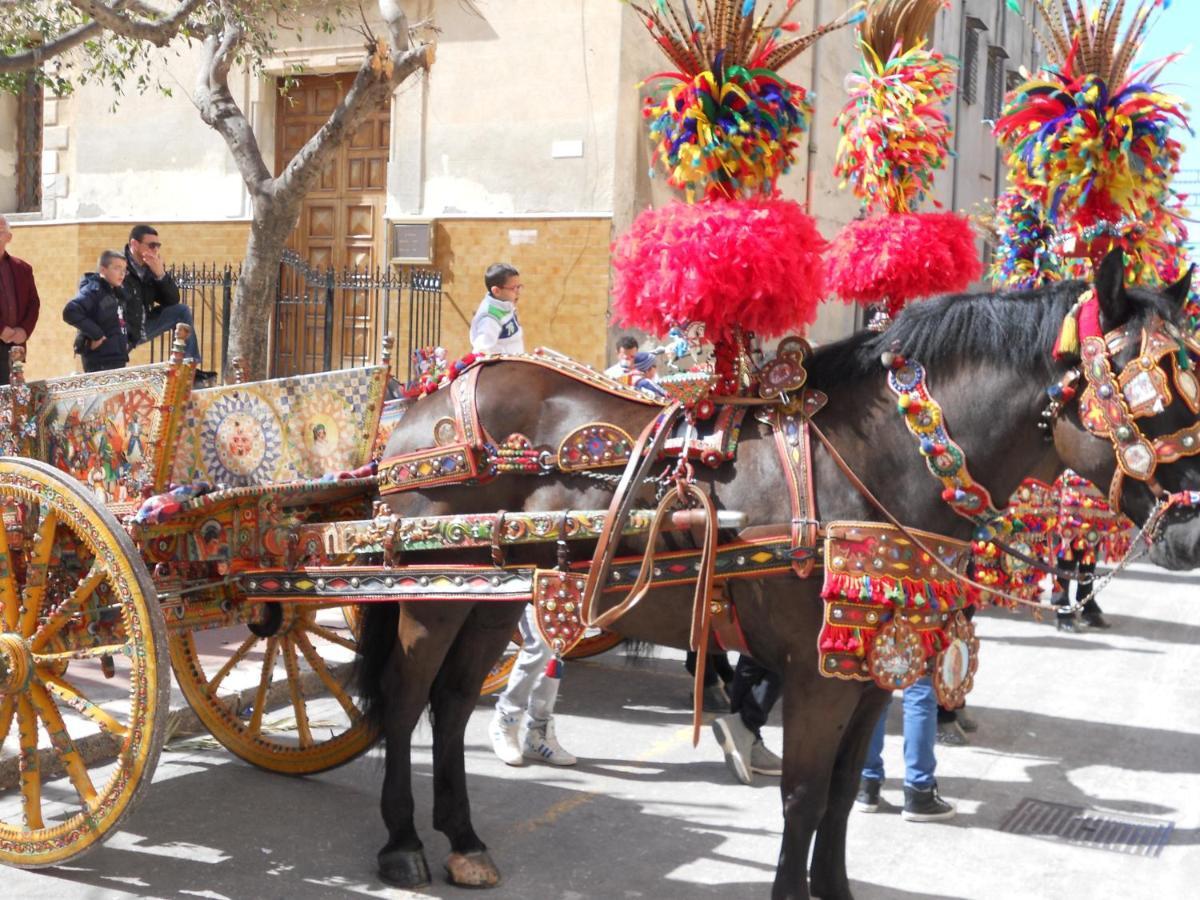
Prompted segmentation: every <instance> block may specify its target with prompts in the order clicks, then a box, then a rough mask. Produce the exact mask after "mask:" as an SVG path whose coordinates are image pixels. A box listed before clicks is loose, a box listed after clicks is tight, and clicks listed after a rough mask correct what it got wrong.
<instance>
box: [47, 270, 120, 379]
mask: <svg viewBox="0 0 1200 900" xmlns="http://www.w3.org/2000/svg"><path fill="white" fill-rule="evenodd" d="M96 269H97V271H95V272H88V273H86V274H85V275H84V276H83V278H81V279H80V280H79V293H78V294H77V295H76V297H75V299H74V300H71V301H69V302H68V303H67V305H66V307H65V308H64V309H63V321H64V322H66V323H67V324H68V325H74V326H75V327H76V328H78V329H79V331H80V332H81V338H82V339H81V340H76V343H75V349H76V350H77V351H78V352H79V355H80V356H82V357H83V371H85V372H103V371H105V370H107V369H120V368H123V367H124V366H125V364H126V363H127V362H129V350H130V348H131V346H132V342H131V341H130V339H129V326H128V324H127V322H126V319H125V296H124V294H122V293H121V284H122V282H124V281H125V255H124V254H123V253H120V252H118V251H116V250H105V251H104V252H103V253H101V254H100V262H99V263H98V264H97V266H96Z"/></svg>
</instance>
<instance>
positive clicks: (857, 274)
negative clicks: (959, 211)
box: [825, 213, 983, 315]
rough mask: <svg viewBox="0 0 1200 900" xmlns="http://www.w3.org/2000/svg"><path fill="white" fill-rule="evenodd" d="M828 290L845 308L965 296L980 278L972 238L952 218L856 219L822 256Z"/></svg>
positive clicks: (892, 310) (966, 226)
mask: <svg viewBox="0 0 1200 900" xmlns="http://www.w3.org/2000/svg"><path fill="white" fill-rule="evenodd" d="M825 268H826V278H827V283H828V286H829V288H830V290H832V291H833V293H835V294H837V295H838V296H839V297H841V298H842V300H844V301H846V302H847V303H862V304H875V303H884V304H886V306H887V311H888V314H889V315H895V314H896V313H897V312H898V311H899V310H900V309H902V308H903V307H904V305H905V304H906V303H908V302H909V301H912V300H918V299H922V298H926V297H932V296H935V295H937V294H948V293H957V292H959V291H964V290H966V289H967V287H968V286H969V285H970V284H971V282H972V281H974V280H975V279H976V278H978V277H979V276H980V275H981V274H982V272H983V264H982V263H981V262H980V259H979V252H978V250H977V249H976V247H975V233H974V231H973V230H972V229H971V225H970V223H969V222H968V221H967V219H966V218H964V217H963V216H959V215H956V214H954V213H895V214H891V215H885V216H872V217H870V218H866V219H857V220H855V221H853V222H851V223H850V224H849V225H847V226H846V227H845V228H843V229H842V231H841V232H840V233H839V234H838V236H837V237H836V238H834V240H833V242H832V243H831V244H830V245H829V249H828V250H827V251H826V253H825Z"/></svg>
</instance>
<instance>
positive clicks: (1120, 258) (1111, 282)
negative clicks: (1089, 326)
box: [1096, 247, 1131, 331]
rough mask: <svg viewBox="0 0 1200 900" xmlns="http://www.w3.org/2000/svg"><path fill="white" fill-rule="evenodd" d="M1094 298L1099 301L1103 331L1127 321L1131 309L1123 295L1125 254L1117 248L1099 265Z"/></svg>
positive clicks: (1127, 299)
mask: <svg viewBox="0 0 1200 900" xmlns="http://www.w3.org/2000/svg"><path fill="white" fill-rule="evenodd" d="M1096 298H1097V299H1098V300H1099V301H1100V319H1101V322H1102V324H1103V326H1104V330H1105V331H1109V330H1111V329H1113V328H1116V327H1118V326H1120V325H1124V324H1125V323H1126V322H1127V321H1128V320H1129V316H1130V310H1131V307H1130V304H1129V297H1128V296H1127V295H1126V294H1125V253H1124V252H1123V251H1122V250H1121V249H1120V248H1119V247H1118V248H1117V249H1116V250H1113V251H1111V252H1109V254H1108V255H1107V256H1106V257H1104V262H1102V263H1100V271H1099V272H1097V273H1096Z"/></svg>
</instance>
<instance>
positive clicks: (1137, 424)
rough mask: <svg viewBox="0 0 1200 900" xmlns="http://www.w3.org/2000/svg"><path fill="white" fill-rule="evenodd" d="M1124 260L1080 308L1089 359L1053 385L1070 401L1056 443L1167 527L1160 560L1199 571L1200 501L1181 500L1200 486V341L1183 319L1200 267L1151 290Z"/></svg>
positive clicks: (1090, 475) (1082, 470)
mask: <svg viewBox="0 0 1200 900" xmlns="http://www.w3.org/2000/svg"><path fill="white" fill-rule="evenodd" d="M1124 265H1125V263H1124V257H1123V254H1122V253H1121V251H1119V250H1116V251H1113V252H1112V253H1110V254H1109V255H1108V256H1107V257H1106V258H1105V260H1104V262H1103V263H1102V264H1101V266H1100V269H1099V272H1098V273H1097V276H1096V279H1095V283H1094V287H1093V289H1092V291H1090V292H1089V293H1088V294H1086V295H1085V297H1084V298H1083V302H1082V303H1081V304H1080V305H1077V307H1076V310H1074V311H1073V313H1074V314H1075V315H1077V317H1078V318H1077V321H1078V329H1079V362H1078V364H1077V365H1076V366H1075V367H1074V368H1071V369H1069V370H1068V371H1067V372H1066V373H1065V374H1064V375H1063V379H1062V381H1061V382H1060V384H1059V385H1058V392H1057V394H1056V392H1055V389H1053V388H1052V389H1051V396H1052V398H1054V402H1055V403H1056V404H1061V405H1062V414H1061V415H1059V416H1058V417H1057V419H1056V420H1055V423H1054V427H1053V437H1054V445H1055V449H1056V451H1057V453H1058V456H1059V458H1060V459H1061V460H1062V462H1063V463H1065V464H1066V465H1067V466H1069V467H1070V468H1072V469H1074V470H1075V471H1076V472H1078V473H1079V474H1081V475H1083V476H1084V477H1086V478H1087V479H1088V480H1090V481H1092V482H1094V483H1095V484H1098V485H1101V486H1103V485H1109V499H1110V502H1111V503H1112V504H1113V505H1114V506H1119V508H1120V509H1121V511H1122V512H1124V513H1125V514H1126V515H1127V516H1129V517H1130V518H1131V519H1132V520H1133V521H1134V522H1135V523H1136V524H1138V525H1139V526H1146V525H1147V524H1148V523H1149V525H1150V526H1151V529H1152V530H1154V531H1156V532H1157V537H1158V539H1157V540H1156V541H1155V542H1154V544H1153V545H1152V550H1151V559H1152V560H1153V561H1154V562H1155V563H1156V564H1157V565H1160V566H1162V567H1163V568H1167V569H1191V568H1196V567H1197V566H1200V519H1198V518H1197V509H1196V507H1195V506H1189V507H1186V508H1185V507H1183V506H1181V505H1179V499H1180V498H1181V496H1182V495H1184V493H1185V492H1189V491H1196V490H1200V378H1198V377H1197V374H1196V366H1197V365H1198V364H1200V344H1198V343H1197V342H1196V341H1195V340H1194V339H1192V338H1190V337H1189V336H1188V335H1187V332H1186V330H1185V329H1184V327H1183V325H1182V309H1183V305H1184V303H1185V301H1186V299H1187V296H1188V291H1189V290H1190V287H1191V278H1192V273H1191V271H1190V270H1189V271H1188V272H1187V273H1186V274H1185V275H1184V276H1183V277H1182V278H1181V279H1180V280H1179V281H1178V282H1176V283H1175V284H1172V285H1169V286H1167V287H1165V288H1163V289H1161V290H1149V289H1146V288H1140V287H1127V286H1126V284H1125V272H1124ZM1072 396H1077V398H1078V399H1077V402H1075V403H1070V402H1069V401H1070V399H1071V397H1072Z"/></svg>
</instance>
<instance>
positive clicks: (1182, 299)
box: [1163, 263, 1196, 309]
mask: <svg viewBox="0 0 1200 900" xmlns="http://www.w3.org/2000/svg"><path fill="white" fill-rule="evenodd" d="M1195 271H1196V265H1195V263H1193V264H1192V265H1190V266H1188V269H1187V271H1186V272H1184V273H1183V277H1182V278H1180V279H1179V280H1178V281H1177V282H1175V283H1174V284H1173V285H1171V286H1170V287H1168V288H1167V289H1166V290H1165V291H1163V293H1164V294H1166V295H1167V298H1168V299H1169V300H1170V301H1171V303H1172V304H1173V305H1174V306H1175V308H1176V309H1183V305H1184V304H1185V303H1187V298H1188V295H1189V294H1190V293H1191V292H1192V273H1193V272H1195Z"/></svg>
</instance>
